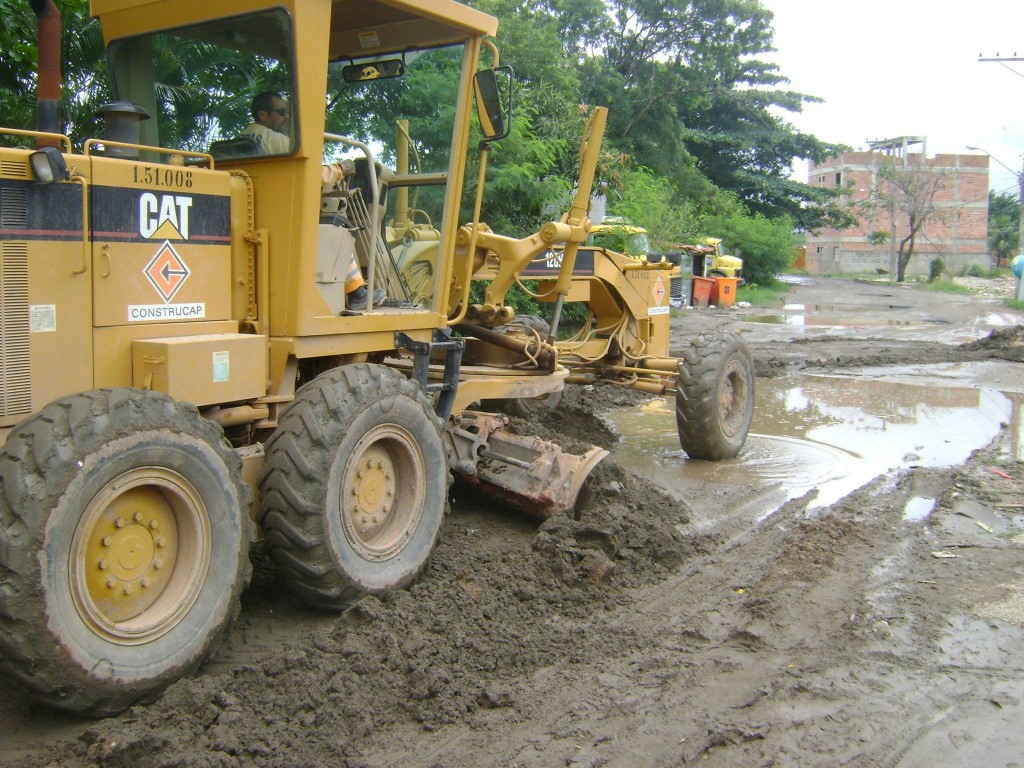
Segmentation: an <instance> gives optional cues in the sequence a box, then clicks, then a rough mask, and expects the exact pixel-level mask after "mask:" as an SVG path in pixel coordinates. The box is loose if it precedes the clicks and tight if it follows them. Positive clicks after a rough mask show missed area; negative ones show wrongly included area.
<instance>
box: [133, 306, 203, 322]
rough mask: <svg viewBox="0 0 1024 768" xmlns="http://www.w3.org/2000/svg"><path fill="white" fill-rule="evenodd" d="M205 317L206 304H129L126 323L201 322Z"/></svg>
mask: <svg viewBox="0 0 1024 768" xmlns="http://www.w3.org/2000/svg"><path fill="white" fill-rule="evenodd" d="M204 317H206V304H205V303H203V302H201V301H198V302H194V303H191V304H129V305H128V322H130V323H145V322H151V321H153V320H201V319H202V318H204Z"/></svg>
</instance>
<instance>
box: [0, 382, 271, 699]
mask: <svg viewBox="0 0 1024 768" xmlns="http://www.w3.org/2000/svg"><path fill="white" fill-rule="evenodd" d="M0 477H2V479H3V491H4V492H3V493H2V494H0V568H2V569H3V570H4V572H5V573H6V574H7V575H8V577H9V579H10V582H9V583H10V585H11V586H12V588H10V589H7V590H0V647H3V648H4V653H3V655H2V661H3V664H2V671H3V673H4V674H5V675H6V676H7V677H8V678H9V679H11V680H12V681H13V682H14V683H15V684H16V685H18V686H20V687H22V688H25V689H27V690H28V692H29V694H30V695H31V696H32V697H33V698H35V699H37V700H41V701H43V702H45V703H47V704H49V705H51V706H54V707H57V708H59V709H66V710H70V711H76V712H83V713H87V714H91V715H108V714H114V713H117V712H119V711H121V710H123V709H125V708H126V707H128V706H130V705H131V704H132V703H134V702H135V701H138V700H141V699H146V698H151V697H152V696H154V695H156V694H157V693H159V692H160V691H161V690H162V689H163V688H164V687H166V686H167V685H169V684H170V683H172V682H174V681H175V680H177V679H178V678H179V677H181V676H182V675H184V674H187V673H188V672H189V671H190V670H192V669H194V668H195V667H196V666H198V664H199V663H200V662H201V661H202V660H203V659H204V658H206V657H207V656H208V655H209V653H210V652H211V651H212V650H213V648H214V646H215V644H216V643H217V642H218V641H219V639H220V637H221V636H222V635H223V633H224V632H225V631H226V629H227V627H228V625H229V623H230V622H231V620H232V619H233V618H234V617H235V615H236V614H237V612H238V608H239V595H240V593H241V591H242V590H243V589H244V588H245V586H246V584H247V583H248V579H249V573H250V565H249V559H248V558H249V551H248V547H249V543H250V541H251V540H252V524H251V522H250V521H249V517H248V506H249V504H250V501H251V492H250V490H249V488H248V486H246V485H245V484H244V482H243V481H242V479H241V467H240V462H239V460H238V458H237V456H236V455H235V454H234V452H233V451H232V450H231V449H230V447H229V446H228V445H227V443H226V441H225V440H224V437H223V433H222V432H221V431H220V429H219V428H218V427H216V426H215V425H213V424H211V423H210V422H207V421H206V420H204V419H203V418H202V417H201V416H200V415H199V413H198V412H197V411H196V410H195V408H194V407H192V406H189V405H185V404H182V403H175V402H174V401H172V400H171V399H170V398H167V397H165V396H163V395H159V394H155V393H152V392H142V391H139V390H128V389H115V390H99V391H95V392H89V393H85V394H82V395H76V396H72V397H68V398H64V399H62V400H58V401H57V402H55V403H53V404H51V405H49V406H47V407H46V408H44V409H43V410H42V411H41V412H40V413H39V414H37V415H36V416H35V417H33V418H31V419H29V420H28V421H26V422H24V423H23V424H21V425H19V426H18V427H16V428H15V430H14V431H13V432H12V433H11V435H10V437H9V438H8V441H7V444H6V445H5V446H4V448H3V450H2V451H0ZM18 530H23V531H24V532H25V533H24V535H23V536H19V538H18V540H16V541H11V542H7V541H5V540H3V532H5V531H18Z"/></svg>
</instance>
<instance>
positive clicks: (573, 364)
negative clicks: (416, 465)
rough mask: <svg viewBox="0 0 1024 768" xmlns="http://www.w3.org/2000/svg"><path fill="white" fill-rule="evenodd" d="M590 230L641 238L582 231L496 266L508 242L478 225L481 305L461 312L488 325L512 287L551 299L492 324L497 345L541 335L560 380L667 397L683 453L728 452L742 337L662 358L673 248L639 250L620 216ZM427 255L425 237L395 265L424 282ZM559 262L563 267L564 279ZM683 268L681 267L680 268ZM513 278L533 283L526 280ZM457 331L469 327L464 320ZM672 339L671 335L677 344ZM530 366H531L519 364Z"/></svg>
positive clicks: (742, 385) (556, 399) (524, 403)
mask: <svg viewBox="0 0 1024 768" xmlns="http://www.w3.org/2000/svg"><path fill="white" fill-rule="evenodd" d="M596 226H600V225H596ZM400 231H403V230H400ZM592 231H593V229H592ZM599 233H601V234H604V235H611V237H609V240H610V241H611V244H626V239H627V237H626V236H633V235H637V234H641V233H642V234H643V238H637V239H636V240H635V241H634V243H633V251H632V252H630V251H629V249H628V248H627V249H625V250H626V252H624V253H620V252H618V251H616V250H613V249H612V248H611V247H609V245H607V244H602V238H600V237H598V238H593V237H591V238H589V239H588V243H589V244H586V245H578V246H575V247H574V248H573V250H572V252H571V253H570V251H569V249H567V248H563V247H561V246H555V247H552V248H550V249H547V250H544V251H543V252H540V253H538V254H537V256H536V258H534V259H533V260H532V261H531V262H530V263H528V264H525V265H522V264H520V265H518V266H517V268H516V269H515V270H512V269H509V268H508V267H507V266H505V265H507V264H509V263H510V260H509V259H507V258H502V256H501V254H504V253H506V252H507V251H508V250H509V249H510V247H512V246H514V245H516V242H515V241H513V240H510V239H509V238H506V237H503V236H501V235H498V234H496V233H494V232H491V231H490V230H489V229H487V227H486V225H481V228H480V231H479V233H478V234H477V237H476V243H475V247H476V254H475V257H474V264H475V267H474V271H473V279H474V280H479V281H481V282H483V283H485V284H486V286H487V287H486V292H485V303H484V304H483V305H470V306H469V319H470V320H472V321H473V322H474V323H483V324H486V325H487V326H489V327H490V326H493V325H494V324H495V322H498V320H496V318H495V312H494V309H493V306H494V301H495V297H504V296H505V295H506V293H507V292H508V290H509V289H510V288H511V286H512V285H514V284H517V285H519V286H520V288H521V289H522V290H523V291H524V292H526V293H528V294H530V295H532V296H533V297H534V298H535V299H537V300H538V301H540V302H541V303H554V305H555V306H554V308H553V313H552V315H553V317H552V321H551V322H550V323H549V322H548V321H546V320H544V319H543V318H540V317H534V316H517V317H515V318H514V319H512V320H511V322H508V324H507V325H504V326H502V327H501V331H502V333H503V334H504V335H505V337H506V344H509V345H514V344H520V345H523V346H524V347H526V348H527V349H531V348H534V347H538V345H540V344H541V343H542V342H547V343H548V344H553V345H554V346H555V347H556V348H557V350H558V356H559V362H560V363H561V364H562V365H563V366H565V367H566V368H567V369H568V370H569V371H570V374H569V377H568V378H567V383H569V384H580V385H600V386H615V387H622V388H628V389H634V390H637V391H641V392H644V393H647V394H650V395H655V396H671V397H673V398H674V401H675V414H676V427H677V432H678V435H679V442H680V444H681V446H682V448H683V450H684V451H686V454H687V455H688V456H689V457H690V458H691V459H702V460H709V461H720V460H723V459H729V458H733V457H735V456H736V455H737V454H738V453H739V452H740V450H741V449H742V448H743V445H744V443H745V442H746V439H747V433H748V431H749V429H750V424H751V421H752V418H753V409H754V372H753V360H752V358H751V355H750V351H749V349H748V348H747V345H746V343H745V342H744V341H743V339H742V338H741V337H740V336H739V334H737V333H735V332H734V331H730V330H718V329H716V330H714V331H704V332H701V333H698V334H694V335H693V337H692V338H689V339H685V340H682V341H683V342H684V343H683V344H682V346H683V354H682V356H681V357H679V358H675V357H670V356H669V348H670V346H671V344H670V342H671V339H670V311H671V310H670V286H671V284H672V281H677V280H679V279H680V272H681V266H680V265H681V263H682V262H683V261H684V257H683V255H682V253H680V252H678V251H669V252H668V253H665V254H662V253H660V252H658V251H651V250H649V249H648V241H647V237H646V232H645V231H644V230H642V229H640V228H639V227H634V226H632V225H624V224H622V223H621V222H614V223H613V224H611V225H608V226H605V227H603V228H602V229H601V230H599ZM421 245H422V244H421ZM638 249H643V251H644V252H643V253H642V254H641V253H640V252H639V250H638ZM435 261H436V249H435V248H434V247H433V246H431V245H430V244H429V242H428V243H426V244H425V247H413V248H411V249H409V250H408V251H406V252H404V253H403V257H402V259H401V260H400V261H399V267H400V269H401V271H402V272H403V274H405V275H407V276H409V278H410V279H409V282H410V284H412V285H416V284H419V283H423V282H429V281H427V280H426V278H428V277H430V276H432V274H433V264H434V262H435ZM567 264H571V265H572V266H573V271H572V273H571V274H570V275H569V277H568V285H567V286H566V275H565V271H564V270H565V268H566V265H567ZM683 271H685V272H687V273H688V271H689V266H688V265H687V269H686V270H683ZM522 278H529V279H531V280H533V281H536V283H535V285H530V284H526V283H524V282H523V280H522ZM567 303H578V304H579V305H580V306H581V308H582V311H581V312H580V313H578V314H579V315H582V316H583V317H584V318H585V320H584V322H583V324H582V326H581V327H578V328H575V329H573V330H572V331H570V332H569V333H566V334H559V321H560V318H561V316H562V313H563V307H564V306H565V304H567ZM505 320H506V318H501V319H500V321H501V322H504V321H505ZM466 330H467V332H473V329H472V327H469V328H467V329H466ZM683 331H684V332H685V324H683ZM490 333H494V332H493V331H491V332H490ZM677 335H678V331H677ZM680 341H681V340H680V339H679V338H677V339H676V345H677V346H679V345H680V344H679V342H680ZM538 348H539V347H538ZM531 364H532V365H538V364H539V363H538V362H537V361H529V362H527V363H520V365H531ZM562 394H563V390H562V389H557V390H553V391H552V392H549V393H543V394H540V395H537V396H532V397H518V396H516V397H502V398H498V399H496V400H493V401H490V402H488V403H487V404H488V405H493V406H494V407H497V408H499V409H500V410H502V411H504V412H507V413H509V414H511V415H514V416H531V415H534V414H537V413H538V412H543V411H544V410H547V409H552V408H557V407H558V405H559V403H560V402H561V399H562Z"/></svg>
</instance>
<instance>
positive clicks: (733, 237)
mask: <svg viewBox="0 0 1024 768" xmlns="http://www.w3.org/2000/svg"><path fill="white" fill-rule="evenodd" d="M704 229H705V231H706V232H707V233H708V234H709V235H713V236H714V237H720V238H721V239H722V245H723V246H724V248H725V251H726V252H727V253H731V254H733V255H735V256H738V257H740V258H742V259H743V276H744V279H746V281H747V282H750V283H755V284H758V285H769V284H771V282H772V281H773V280H774V279H775V278H776V277H777V276H778V275H779V274H781V273H782V272H783V271H785V269H786V268H787V267H789V265H790V262H791V261H792V258H793V248H794V246H795V245H796V236H795V235H794V234H793V222H792V220H791V219H789V218H788V217H785V216H782V217H779V218H775V219H769V218H768V217H766V216H764V215H762V214H760V213H755V214H748V213H747V212H746V211H745V210H744V208H743V206H742V205H741V204H740V203H739V201H738V200H736V201H734V202H733V204H732V205H731V206H730V207H728V208H727V209H726V210H723V211H722V212H720V213H718V214H715V215H713V216H709V217H708V218H707V219H706V220H705V221H704Z"/></svg>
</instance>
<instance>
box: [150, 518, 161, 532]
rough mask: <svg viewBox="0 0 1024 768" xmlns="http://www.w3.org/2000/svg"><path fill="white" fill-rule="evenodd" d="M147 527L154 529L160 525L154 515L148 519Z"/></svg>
mask: <svg viewBox="0 0 1024 768" xmlns="http://www.w3.org/2000/svg"><path fill="white" fill-rule="evenodd" d="M149 527H150V528H152V529H153V530H154V531H155V530H156V529H157V528H159V527H160V522H159V521H158V520H157V519H156V518H155V517H154V518H153V519H152V520H150V521H149Z"/></svg>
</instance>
